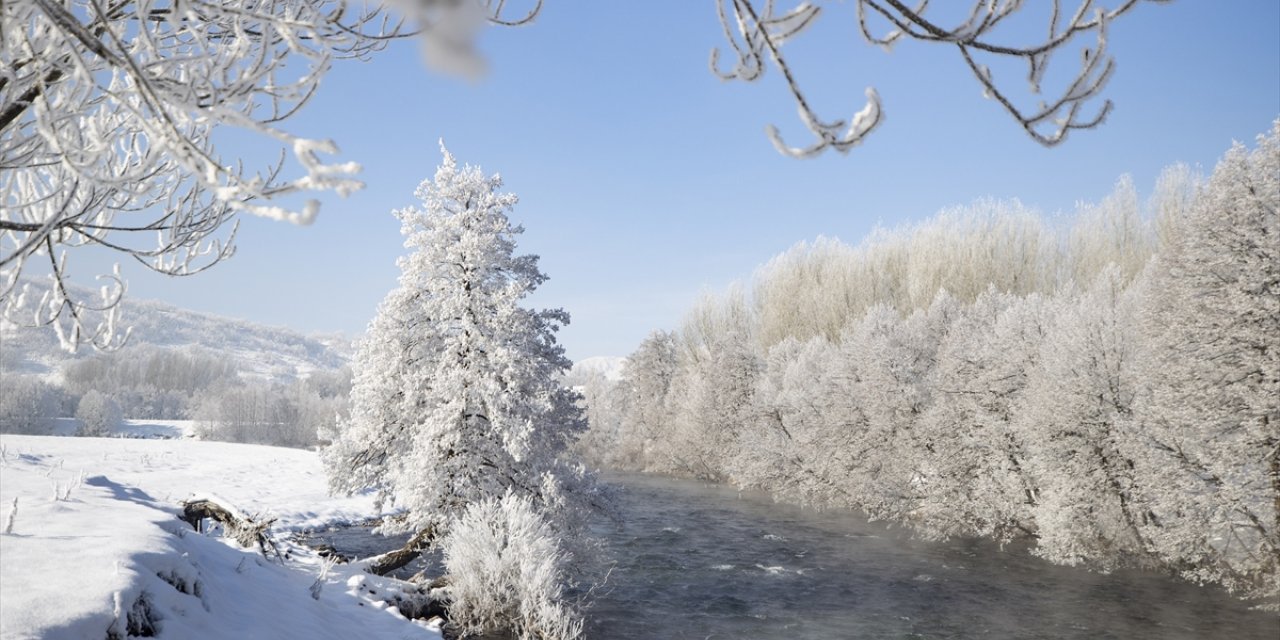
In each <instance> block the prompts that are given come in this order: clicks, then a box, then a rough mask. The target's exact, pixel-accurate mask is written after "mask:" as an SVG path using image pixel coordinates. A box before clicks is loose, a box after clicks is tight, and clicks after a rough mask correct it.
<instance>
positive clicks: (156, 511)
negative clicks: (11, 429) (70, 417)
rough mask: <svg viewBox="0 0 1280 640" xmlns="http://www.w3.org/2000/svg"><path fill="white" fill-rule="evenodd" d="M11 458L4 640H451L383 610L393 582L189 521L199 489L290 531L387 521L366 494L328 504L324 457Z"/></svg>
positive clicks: (20, 441)
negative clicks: (243, 543)
mask: <svg viewBox="0 0 1280 640" xmlns="http://www.w3.org/2000/svg"><path fill="white" fill-rule="evenodd" d="M0 453H2V456H0V518H2V526H3V528H0V531H4V533H3V534H0V637H3V638H5V639H6V640H8V639H13V640H19V639H27V638H32V639H34V638H47V639H51V640H56V639H59V638H68V639H70V638H77V639H79V638H124V637H127V636H129V635H147V634H155V635H156V636H157V637H159V638H214V639H221V638H226V639H228V640H230V639H236V640H241V639H252V638H355V637H365V638H437V639H438V638H440V633H439V630H438V628H436V627H434V626H432V625H428V624H426V623H422V622H416V621H408V620H406V619H405V618H404V617H403V616H401V615H400V614H399V612H398V611H396V610H395V609H394V608H391V607H387V606H386V605H385V604H383V603H382V602H381V599H382V597H380V595H381V596H385V595H386V594H387V593H388V592H389V591H391V590H393V589H394V585H393V584H392V581H389V580H386V579H382V578H377V577H375V576H369V575H365V574H363V573H362V572H360V571H359V570H358V569H356V568H354V567H350V566H347V565H334V566H327V565H326V563H325V562H324V561H323V560H322V559H321V558H318V557H317V556H316V555H315V554H314V553H312V552H311V551H310V550H309V549H305V548H299V547H297V546H295V545H290V544H288V543H287V542H286V543H283V544H282V549H284V548H288V550H289V553H288V554H286V555H287V557H286V559H285V560H284V561H278V560H276V559H274V558H273V559H271V560H267V559H265V558H263V556H262V555H261V554H260V553H258V552H257V550H256V549H241V548H239V547H238V546H237V545H236V544H235V543H234V542H233V541H230V540H225V539H223V538H220V537H213V536H208V535H204V534H199V533H196V532H194V531H192V530H191V528H190V527H189V526H188V525H187V524H186V523H184V522H182V521H181V520H179V519H178V514H179V513H180V511H181V507H180V505H179V502H180V501H181V500H183V499H185V498H188V497H189V496H192V495H195V494H201V495H208V494H216V495H218V496H219V498H220V499H221V500H224V501H225V502H226V503H227V504H229V505H233V506H235V507H237V508H238V509H239V510H241V511H243V512H245V513H248V514H262V515H263V516H266V517H276V518H279V520H278V521H277V522H276V524H275V525H274V526H273V528H272V531H273V532H275V533H277V534H281V533H284V532H287V531H293V530H305V529H309V528H317V527H320V526H323V525H326V524H332V523H337V522H348V521H356V520H363V519H365V518H368V517H371V516H375V515H377V513H376V512H375V511H374V509H373V505H372V500H371V499H370V498H369V497H367V496H356V497H352V498H331V497H329V496H328V495H326V491H325V477H324V474H323V472H322V470H321V468H320V461H319V458H318V457H317V456H316V454H314V453H312V452H308V451H300V450H294V449H280V448H274V447H265V446H255V445H242V444H230V443H220V442H201V441H196V440H190V439H182V440H138V439H123V438H60V437H51V436H17V435H3V436H0ZM15 499H16V500H17V510H16V513H14V512H13V505H14V500H15Z"/></svg>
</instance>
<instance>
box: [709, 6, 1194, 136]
mask: <svg viewBox="0 0 1280 640" xmlns="http://www.w3.org/2000/svg"><path fill="white" fill-rule="evenodd" d="M1149 1H1150V2H1168V1H1169V0H1149ZM1139 2H1140V0H1125V1H1124V2H1121V3H1119V4H1118V5H1116V6H1114V7H1112V8H1110V9H1108V8H1105V7H1099V6H1096V5H1098V4H1099V3H1097V2H1094V0H1080V1H1079V3H1078V4H1077V5H1076V7H1075V10H1074V11H1073V12H1070V13H1067V12H1066V11H1064V10H1063V6H1062V4H1063V3H1062V0H1052V3H1035V5H1034V6H1032V5H1031V4H1030V3H1024V2H1022V1H1021V0H971V4H970V5H969V6H968V8H967V9H966V10H964V11H960V12H958V13H956V14H954V15H953V16H952V17H951V20H950V21H949V22H945V23H944V22H943V21H942V20H941V19H935V14H936V13H938V11H939V10H940V11H956V5H951V6H948V7H945V8H942V9H939V8H938V7H937V6H934V7H930V4H929V2H928V0H922V1H921V2H920V3H919V4H918V5H916V6H915V7H914V8H913V7H911V6H908V5H907V4H905V3H903V2H900V1H899V0H857V2H856V8H857V16H858V17H857V21H858V28H859V30H860V31H861V33H862V35H863V37H864V38H866V40H867V41H868V42H869V43H871V44H875V45H879V46H881V47H884V48H886V49H888V48H890V47H892V46H893V45H894V44H896V43H897V42H898V41H900V40H902V39H903V38H904V37H905V38H908V39H912V40H918V41H922V42H934V43H942V44H950V45H954V46H955V47H956V48H957V49H958V50H959V52H960V56H961V58H962V59H963V60H964V61H965V64H966V65H967V66H968V68H969V70H970V71H971V72H972V73H973V75H974V77H975V78H976V79H977V81H978V83H979V84H980V85H981V86H982V89H983V95H984V96H986V97H987V98H990V99H993V100H995V101H996V102H999V103H1000V105H1001V106H1002V107H1004V109H1005V110H1006V111H1007V112H1008V113H1009V114H1010V115H1011V116H1013V118H1014V120H1016V121H1017V122H1018V124H1019V125H1020V126H1022V128H1023V129H1025V130H1026V131H1027V133H1028V135H1030V136H1031V137H1032V138H1033V139H1035V140H1036V141H1037V142H1039V143H1041V144H1043V145H1045V146H1054V145H1057V144H1059V143H1060V142H1062V141H1063V140H1065V139H1066V137H1067V134H1068V133H1070V132H1071V131H1073V130H1076V129H1092V128H1094V127H1097V126H1098V125H1100V124H1102V122H1103V121H1104V120H1105V119H1106V117H1107V114H1108V113H1110V111H1111V108H1112V103H1111V101H1110V100H1106V101H1104V102H1103V104H1102V105H1101V106H1100V107H1098V108H1096V109H1091V110H1086V109H1085V107H1086V104H1087V103H1089V102H1090V101H1091V100H1092V99H1094V98H1096V97H1098V96H1099V95H1101V93H1102V91H1103V89H1104V88H1105V87H1106V84H1107V81H1108V80H1109V79H1110V77H1111V74H1112V72H1113V71H1114V70H1115V60H1114V59H1113V58H1112V57H1111V56H1110V55H1109V54H1108V52H1107V29H1108V26H1109V25H1110V23H1111V21H1112V20H1114V19H1116V18H1118V17H1120V16H1122V15H1124V14H1126V13H1128V12H1129V11H1131V10H1132V9H1133V8H1134V7H1135V6H1137V5H1138V3H1139ZM761 4H762V5H763V6H759V7H758V6H757V5H761ZM717 8H718V10H719V14H720V22H721V25H722V26H723V28H724V32H725V38H726V40H727V41H728V43H729V46H730V48H731V49H732V51H733V53H734V54H735V56H736V58H737V60H736V61H735V62H734V66H733V67H732V68H731V69H730V70H729V71H721V70H720V68H719V60H720V53H719V50H718V49H717V50H713V51H712V54H711V66H712V69H713V71H714V72H715V73H716V74H717V75H719V76H720V77H721V78H724V79H726V80H744V81H747V82H751V81H754V80H757V79H758V78H760V77H761V76H762V75H763V73H764V70H765V67H766V66H767V63H768V62H769V61H772V62H773V64H774V66H775V67H777V68H778V70H779V72H781V73H782V75H783V77H784V78H785V80H786V83H787V87H788V89H789V90H790V92H791V94H792V96H793V97H794V99H795V101H796V105H797V108H798V109H799V113H800V120H801V121H802V122H803V123H804V125H805V127H806V128H807V129H808V130H809V131H810V132H812V133H813V134H814V136H815V137H816V138H817V141H815V142H814V143H813V144H812V145H810V146H808V147H802V148H798V147H790V146H788V145H786V144H785V143H783V141H782V139H781V136H780V134H779V133H778V130H777V129H776V128H775V127H773V126H770V127H769V129H768V132H769V137H770V139H771V140H772V141H773V144H774V146H775V147H777V149H778V150H779V151H780V152H782V153H784V154H786V155H790V156H794V157H810V156H814V155H817V154H818V153H821V152H822V151H824V150H825V149H827V148H833V149H835V150H837V151H840V152H841V153H847V152H848V151H849V149H851V148H853V147H854V146H857V145H858V144H859V143H860V142H861V141H862V140H863V139H864V138H865V136H866V135H867V134H869V133H870V132H871V131H872V130H874V129H875V128H876V126H878V125H879V124H880V122H881V107H880V98H879V95H878V94H877V93H876V91H875V89H874V88H868V89H867V90H866V95H867V103H866V105H865V106H864V107H863V108H862V110H861V111H859V112H858V113H857V114H856V115H855V116H854V117H853V118H852V119H851V120H850V121H849V122H848V123H847V125H846V123H845V121H843V120H836V121H831V122H828V121H824V120H822V119H820V118H818V117H817V115H816V114H815V113H814V111H813V109H812V108H811V107H810V106H809V103H808V101H807V100H806V99H805V96H804V93H803V92H802V90H801V88H800V86H799V84H798V83H797V82H796V79H795V77H794V75H793V73H792V70H791V67H790V66H789V65H788V63H787V60H786V57H785V56H784V55H783V52H782V45H783V44H784V43H785V42H786V41H788V40H789V39H791V38H793V37H795V36H797V35H799V34H800V33H802V32H803V31H804V30H805V29H807V28H808V27H809V26H811V25H812V24H813V23H814V22H815V21H816V20H817V18H818V15H819V13H820V11H821V9H820V7H818V6H817V5H815V4H812V3H810V2H802V3H800V4H799V5H797V6H796V7H795V8H794V9H791V10H790V11H785V12H780V11H778V10H776V8H775V2H774V0H764V1H763V3H761V2H754V1H753V0H717ZM930 9H934V11H930ZM1037 12H1040V13H1037ZM1019 18H1021V19H1022V20H1023V21H1028V20H1030V21H1035V20H1043V21H1044V23H1045V31H1044V36H1043V38H1042V39H1037V40H1034V41H1032V42H1029V43H1018V42H1017V41H1016V40H1013V41H1011V38H1013V36H1011V35H1010V34H1011V30H1010V29H1009V28H1008V26H1009V25H1010V24H1011V23H1014V22H1018V19H1019ZM877 23H879V24H877ZM1077 38H1093V39H1094V43H1093V45H1092V46H1085V47H1084V48H1082V49H1081V50H1080V67H1079V69H1078V70H1077V71H1076V72H1075V73H1074V75H1072V76H1071V77H1070V78H1069V79H1067V80H1066V81H1065V83H1064V84H1063V86H1062V88H1061V89H1059V90H1057V91H1056V92H1054V93H1053V94H1051V96H1050V97H1047V98H1045V97H1040V96H1041V85H1042V81H1043V80H1044V78H1045V72H1046V70H1047V69H1048V66H1049V61H1050V59H1051V58H1053V57H1054V55H1055V54H1058V53H1061V52H1062V51H1063V50H1064V49H1068V48H1070V47H1071V45H1072V44H1073V43H1074V42H1076V41H1077ZM988 58H989V59H992V60H1015V61H1018V62H1021V63H1025V64H1026V66H1027V76H1026V78H1027V81H1028V84H1029V92H1030V94H1031V95H1032V96H1036V99H1035V105H1034V106H1031V107H1027V106H1020V102H1021V101H1020V100H1019V99H1017V98H1016V97H1015V96H1014V94H1013V92H1012V91H1011V90H1010V87H1009V86H1008V84H1007V83H1005V82H1003V81H1001V80H998V79H997V78H996V74H995V73H994V72H993V71H992V70H991V68H990V66H989V65H988V64H987V63H985V62H984V60H985V59H988Z"/></svg>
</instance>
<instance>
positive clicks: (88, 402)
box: [76, 391, 122, 436]
mask: <svg viewBox="0 0 1280 640" xmlns="http://www.w3.org/2000/svg"><path fill="white" fill-rule="evenodd" d="M76 419H77V420H79V421H80V429H79V431H78V432H77V434H76V435H81V436H105V435H110V434H111V431H112V430H114V429H115V428H116V427H119V426H120V421H121V419H122V418H121V414H120V405H119V404H116V401H115V400H114V399H112V398H111V397H110V396H108V395H106V394H103V393H100V392H98V391H90V392H89V393H86V394H84V396H83V397H81V398H80V405H79V406H77V407H76Z"/></svg>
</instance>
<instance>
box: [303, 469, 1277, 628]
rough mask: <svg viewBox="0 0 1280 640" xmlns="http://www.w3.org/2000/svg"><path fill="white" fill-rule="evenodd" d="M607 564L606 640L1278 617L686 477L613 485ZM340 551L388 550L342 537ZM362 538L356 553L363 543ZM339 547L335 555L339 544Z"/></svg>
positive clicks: (1144, 581) (1235, 624)
mask: <svg viewBox="0 0 1280 640" xmlns="http://www.w3.org/2000/svg"><path fill="white" fill-rule="evenodd" d="M605 479H606V480H607V481H608V482H609V483H611V484H612V485H614V486H616V487H618V489H619V496H618V499H619V503H620V504H619V509H618V511H619V515H620V521H619V522H612V521H609V522H606V521H601V522H598V523H595V525H594V527H593V528H594V530H595V533H596V534H597V535H599V536H601V537H602V538H604V541H605V548H606V550H607V552H608V553H609V554H610V555H611V556H612V561H613V562H615V563H616V564H615V565H614V566H613V570H612V572H611V573H610V575H609V578H608V582H607V584H606V585H605V586H604V587H603V588H601V589H600V590H599V591H598V592H597V594H596V598H595V604H594V606H593V607H592V608H591V609H590V610H589V611H588V613H587V617H588V625H587V631H588V634H587V637H588V638H596V639H600V640H630V639H644V640H665V639H671V640H676V639H684V638H688V639H696V640H706V639H723V640H735V639H739V638H769V639H775V638H777V639H787V640H791V639H821V640H829V639H835V638H1081V639H1085V638H1088V639H1097V638H1116V639H1125V640H1129V639H1144V638H1149V639H1151V640H1172V639H1181V638H1185V639H1196V640H1200V639H1215V638H1222V639H1224V640H1237V639H1239V640H1248V639H1252V638H1258V639H1260V640H1277V639H1280V617H1277V615H1276V614H1274V613H1264V612H1259V611H1253V610H1250V609H1249V605H1248V604H1247V603H1244V602H1241V601H1239V600H1236V599H1235V598H1232V597H1231V596H1229V595H1227V594H1225V593H1223V592H1222V591H1221V590H1220V589H1217V588H1212V587H1197V586H1195V585H1192V584H1189V583H1186V582H1183V581H1181V580H1177V579H1174V578H1170V577H1167V576H1163V575H1159V574H1154V573H1144V572H1136V571H1121V572H1115V573H1112V574H1109V575H1102V574H1098V573H1091V572H1088V571H1084V570H1081V569H1072V568H1068V567H1061V566H1056V565H1053V564H1050V563H1048V562H1045V561H1043V560H1039V559H1037V558H1035V557H1034V556H1032V555H1030V554H1029V553H1028V552H1027V550H1026V548H1025V547H1015V546H1009V547H1006V548H1005V549H1004V550H1001V549H1000V548H999V547H998V546H997V545H995V544H993V543H990V542H987V541H981V540H953V541H950V542H945V543H936V542H924V541H920V540H913V539H912V537H911V535H910V532H909V531H906V530H903V529H901V528H886V527H885V526H884V525H883V524H879V523H868V522H867V521H866V520H865V519H864V518H862V517H860V516H859V515H858V514H854V513H848V512H837V511H827V512H815V511H813V510H808V509H800V508H797V507H793V506H789V505H785V504H777V503H774V502H772V501H771V500H769V499H768V498H767V497H764V496H760V495H754V494H740V493H739V492H737V491H735V490H734V489H732V488H727V487H723V486H717V485H708V484H702V483H697V482H691V481H687V480H676V479H670V478H662V477H656V476H645V475H633V474H609V475H607V476H606V477H605ZM323 537H326V538H329V539H331V540H332V543H333V544H334V546H336V547H337V548H338V549H339V551H344V550H345V551H349V552H356V553H360V554H362V555H367V554H369V553H372V552H376V551H377V550H370V549H367V548H360V545H361V544H369V543H372V542H376V543H378V544H379V546H380V549H378V550H385V549H386V548H388V547H391V546H394V544H395V543H389V542H388V541H387V540H385V539H382V538H378V537H371V536H368V535H367V534H365V533H360V532H355V531H352V532H351V534H350V535H349V536H348V537H347V538H343V537H342V536H337V537H332V536H329V535H325V536H323ZM362 540H363V542H361V541H362ZM344 547H345V548H344Z"/></svg>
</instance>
